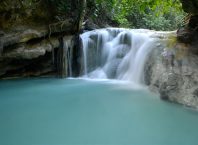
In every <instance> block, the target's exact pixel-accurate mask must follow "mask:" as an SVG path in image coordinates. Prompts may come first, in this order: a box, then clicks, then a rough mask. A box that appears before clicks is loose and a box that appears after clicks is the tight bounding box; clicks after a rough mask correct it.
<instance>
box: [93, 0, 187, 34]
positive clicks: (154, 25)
mask: <svg viewBox="0 0 198 145" xmlns="http://www.w3.org/2000/svg"><path fill="white" fill-rule="evenodd" d="M95 5H96V10H95V12H94V16H95V17H98V16H99V14H100V13H101V12H102V13H106V15H107V16H108V17H109V18H111V19H112V20H115V21H117V22H118V23H119V25H120V26H121V27H130V28H149V29H155V30H174V29H176V28H177V27H178V26H179V25H181V22H182V19H183V17H184V16H185V14H184V12H183V11H182V7H181V3H180V1H179V0H165V1H162V0H96V1H95Z"/></svg>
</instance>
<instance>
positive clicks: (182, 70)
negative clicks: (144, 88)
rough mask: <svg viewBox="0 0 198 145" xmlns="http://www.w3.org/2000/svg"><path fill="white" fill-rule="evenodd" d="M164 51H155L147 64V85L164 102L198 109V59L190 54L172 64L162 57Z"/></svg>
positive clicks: (161, 48)
mask: <svg viewBox="0 0 198 145" xmlns="http://www.w3.org/2000/svg"><path fill="white" fill-rule="evenodd" d="M163 49H164V47H162V46H159V48H158V49H155V51H154V52H153V53H152V56H150V59H149V61H148V62H147V65H146V68H145V80H146V83H147V85H148V86H149V87H150V89H151V90H152V91H154V92H157V93H159V94H160V97H161V99H163V100H168V101H171V102H174V103H179V104H183V105H185V106H189V107H193V108H198V57H197V56H196V55H194V54H192V53H189V54H188V55H185V56H183V57H182V59H179V58H177V57H175V59H173V63H171V61H169V60H168V59H166V58H164V57H163V56H162V52H163Z"/></svg>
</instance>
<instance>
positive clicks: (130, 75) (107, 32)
mask: <svg viewBox="0 0 198 145" xmlns="http://www.w3.org/2000/svg"><path fill="white" fill-rule="evenodd" d="M156 33H157V32H156V31H151V30H144V29H134V30H133V29H122V28H107V29H99V30H94V31H89V32H86V33H84V34H82V35H81V39H82V42H83V57H84V77H88V78H96V79H118V80H124V81H131V82H135V83H143V82H144V66H145V63H146V61H147V59H148V56H149V54H150V53H151V51H152V50H153V49H154V48H156V45H157V42H156V41H158V40H159V38H158V37H155V36H156ZM157 35H160V32H159V33H157Z"/></svg>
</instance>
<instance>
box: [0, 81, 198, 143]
mask: <svg viewBox="0 0 198 145" xmlns="http://www.w3.org/2000/svg"><path fill="white" fill-rule="evenodd" d="M130 85H132V84H125V83H118V82H112V81H100V82H99V81H88V80H74V79H53V78H51V79H48V78H47V79H24V80H9V81H8V80H7V81H0V145H74V144H75V145H76V144H77V145H96V144H97V145H100V144H101V145H196V144H197V143H198V113H197V112H196V111H193V110H190V109H187V108H184V107H182V106H180V105H175V104H171V103H167V102H164V101H161V100H160V99H159V98H158V97H157V96H155V95H153V94H151V93H149V92H148V91H146V90H142V89H138V90H135V89H132V88H131V86H130ZM129 86H130V87H129Z"/></svg>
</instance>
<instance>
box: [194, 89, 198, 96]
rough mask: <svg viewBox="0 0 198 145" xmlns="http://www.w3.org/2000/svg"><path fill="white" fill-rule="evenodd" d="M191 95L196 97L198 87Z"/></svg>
mask: <svg viewBox="0 0 198 145" xmlns="http://www.w3.org/2000/svg"><path fill="white" fill-rule="evenodd" d="M193 95H194V96H195V97H198V88H197V89H195V90H194V92H193Z"/></svg>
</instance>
